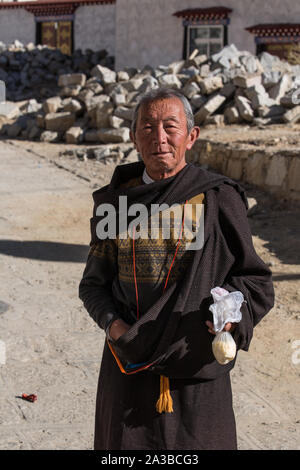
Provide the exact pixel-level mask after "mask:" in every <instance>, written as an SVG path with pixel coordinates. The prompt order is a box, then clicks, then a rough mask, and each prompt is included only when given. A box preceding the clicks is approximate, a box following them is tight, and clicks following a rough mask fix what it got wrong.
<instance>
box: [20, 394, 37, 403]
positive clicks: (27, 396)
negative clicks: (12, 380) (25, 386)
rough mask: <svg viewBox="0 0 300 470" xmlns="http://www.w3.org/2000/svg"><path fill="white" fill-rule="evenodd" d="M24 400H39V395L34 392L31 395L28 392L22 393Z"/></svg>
mask: <svg viewBox="0 0 300 470" xmlns="http://www.w3.org/2000/svg"><path fill="white" fill-rule="evenodd" d="M22 398H23V400H27V401H31V402H34V401H36V400H37V396H36V395H34V394H33V393H32V394H31V395H27V393H22Z"/></svg>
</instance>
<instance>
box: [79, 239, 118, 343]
mask: <svg viewBox="0 0 300 470" xmlns="http://www.w3.org/2000/svg"><path fill="white" fill-rule="evenodd" d="M116 274H117V248H116V245H115V243H114V241H113V240H110V239H106V240H100V241H98V242H97V243H94V244H92V245H91V248H90V251H89V254H88V258H87V263H86V266H85V269H84V272H83V277H82V279H81V281H80V284H79V298H80V299H81V300H82V301H83V304H84V306H85V308H86V310H87V311H88V313H89V315H90V316H91V317H92V318H93V320H94V321H95V322H96V323H97V324H98V326H99V327H100V328H102V329H103V330H105V332H106V334H108V328H109V326H110V324H111V323H112V322H113V321H114V320H116V319H117V318H120V316H119V315H118V313H117V309H116V306H115V303H114V300H113V296H112V290H111V286H112V282H113V279H114V277H115V275H116Z"/></svg>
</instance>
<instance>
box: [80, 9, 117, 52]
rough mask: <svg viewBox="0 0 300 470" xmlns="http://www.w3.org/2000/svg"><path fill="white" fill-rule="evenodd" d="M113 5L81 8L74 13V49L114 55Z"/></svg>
mask: <svg viewBox="0 0 300 470" xmlns="http://www.w3.org/2000/svg"><path fill="white" fill-rule="evenodd" d="M115 35H116V31H115V5H113V4H112V5H109V4H108V5H91V6H81V7H79V8H77V10H76V11H75V20H74V49H82V50H83V51H84V50H85V49H92V50H94V51H99V50H100V49H106V50H107V52H108V53H109V54H110V55H115Z"/></svg>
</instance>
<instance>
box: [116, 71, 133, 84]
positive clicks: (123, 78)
mask: <svg viewBox="0 0 300 470" xmlns="http://www.w3.org/2000/svg"><path fill="white" fill-rule="evenodd" d="M129 78H130V77H129V74H128V72H125V71H124V70H120V71H119V72H117V80H118V82H127V81H128V80H129Z"/></svg>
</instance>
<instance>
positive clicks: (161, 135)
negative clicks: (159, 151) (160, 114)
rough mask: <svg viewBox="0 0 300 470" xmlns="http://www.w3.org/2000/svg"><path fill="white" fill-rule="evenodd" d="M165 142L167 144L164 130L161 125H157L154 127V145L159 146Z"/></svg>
mask: <svg viewBox="0 0 300 470" xmlns="http://www.w3.org/2000/svg"><path fill="white" fill-rule="evenodd" d="M166 142H167V133H166V131H165V129H164V126H163V124H159V125H158V126H156V127H155V132H154V143H155V144H158V145H161V144H165V143H166Z"/></svg>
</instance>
